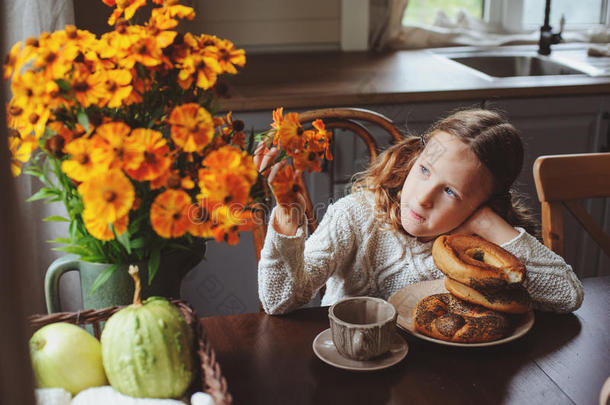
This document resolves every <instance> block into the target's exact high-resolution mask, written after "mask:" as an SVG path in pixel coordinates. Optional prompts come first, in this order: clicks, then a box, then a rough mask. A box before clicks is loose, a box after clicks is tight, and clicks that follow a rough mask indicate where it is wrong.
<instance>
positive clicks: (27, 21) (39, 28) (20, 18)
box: [0, 0, 80, 312]
mask: <svg viewBox="0 0 610 405" xmlns="http://www.w3.org/2000/svg"><path fill="white" fill-rule="evenodd" d="M0 3H1V7H2V8H3V16H4V21H2V23H3V25H2V27H3V29H4V43H3V44H2V51H3V53H2V55H6V54H7V53H8V50H9V49H10V48H11V46H12V45H13V44H14V43H15V42H17V41H23V40H25V39H27V38H29V37H38V36H39V35H40V34H41V33H42V32H52V31H55V30H58V29H63V28H64V26H65V25H66V24H74V6H73V3H72V0H2V1H1V2H0ZM7 88H9V86H8V85H7ZM4 142H6V140H4ZM16 185H17V187H16V192H17V196H16V201H18V202H21V208H22V209H21V211H20V214H21V216H22V217H21V218H20V219H19V223H20V224H21V229H20V232H21V233H22V235H25V237H24V238H22V240H24V241H27V243H28V245H27V246H26V249H27V251H28V252H29V254H28V256H29V260H30V263H31V264H32V268H31V269H30V268H28V269H23V270H24V271H28V272H30V274H29V277H30V278H31V286H32V289H31V291H32V294H40V296H42V295H43V280H44V274H45V270H46V269H47V267H48V266H49V265H50V264H51V262H52V261H53V260H55V259H56V258H57V257H59V256H61V255H62V253H60V252H55V251H53V250H51V248H52V247H54V245H52V244H50V243H47V241H48V240H52V239H55V238H56V237H59V236H64V237H65V236H66V235H67V226H66V225H65V224H64V223H58V222H43V221H42V219H43V218H46V217H48V216H51V215H64V216H65V215H66V212H65V208H64V207H63V205H61V204H59V203H54V204H44V203H42V202H41V201H38V202H31V203H30V202H26V199H27V198H28V197H29V196H31V195H32V194H34V193H35V192H36V191H37V190H38V189H39V188H40V183H39V182H38V180H37V179H36V178H34V177H32V176H29V175H26V174H21V175H20V176H19V177H18V178H17V181H16ZM1 192H6V191H5V190H2V191H1ZM64 279H65V280H64V281H62V284H61V287H62V298H64V300H63V303H64V304H65V305H64V307H65V308H74V307H75V306H76V305H78V303H79V300H80V298H79V297H78V294H74V293H71V291H74V288H72V286H74V284H77V283H78V280H79V279H78V275H76V274H68V275H66V276H65V277H64ZM40 302H44V300H40ZM38 311H39V312H42V311H44V308H38Z"/></svg>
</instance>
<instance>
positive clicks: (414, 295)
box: [389, 279, 534, 347]
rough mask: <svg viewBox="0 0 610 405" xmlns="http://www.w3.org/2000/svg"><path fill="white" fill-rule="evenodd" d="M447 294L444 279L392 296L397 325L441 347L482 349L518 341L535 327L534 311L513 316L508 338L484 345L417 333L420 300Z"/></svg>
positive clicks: (391, 301)
mask: <svg viewBox="0 0 610 405" xmlns="http://www.w3.org/2000/svg"><path fill="white" fill-rule="evenodd" d="M446 292H448V291H447V290H446V289H445V282H444V279H439V280H430V281H421V282H419V283H415V284H410V285H408V286H406V287H403V288H402V289H400V290H398V291H396V292H395V293H394V294H392V296H391V297H390V299H389V301H390V303H391V304H392V305H394V307H395V308H396V311H397V312H398V317H397V319H396V324H397V325H398V327H400V328H401V329H404V330H405V331H407V332H409V333H410V334H412V335H414V336H417V337H418V338H420V339H423V340H428V341H430V342H434V343H438V344H441V345H447V346H461V347H482V346H495V345H501V344H503V343H507V342H510V341H513V340H515V339H518V338H520V337H521V336H523V335H525V334H526V333H527V332H528V331H529V330H530V329H531V328H532V326H533V325H534V311H532V310H530V311H529V312H527V313H525V314H523V315H519V316H516V315H512V316H511V319H512V320H513V322H514V327H513V330H512V332H511V334H510V335H508V336H506V337H505V338H502V339H498V340H494V341H491V342H484V343H456V342H448V341H446V340H440V339H435V338H433V337H430V336H426V335H424V334H422V333H419V332H418V331H416V330H415V328H414V327H413V310H414V309H415V306H416V305H417V303H418V302H419V300H421V299H422V298H425V297H427V296H429V295H432V294H440V293H446Z"/></svg>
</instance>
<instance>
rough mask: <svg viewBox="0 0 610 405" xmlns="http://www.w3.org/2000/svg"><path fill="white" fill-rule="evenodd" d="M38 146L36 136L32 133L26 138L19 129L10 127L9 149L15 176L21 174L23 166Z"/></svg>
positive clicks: (12, 170)
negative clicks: (22, 136) (20, 133)
mask: <svg viewBox="0 0 610 405" xmlns="http://www.w3.org/2000/svg"><path fill="white" fill-rule="evenodd" d="M37 147H38V143H37V141H36V138H34V137H33V136H32V135H29V136H26V137H25V138H24V139H22V138H21V136H20V135H19V131H17V130H15V129H9V135H8V149H9V152H10V155H11V172H12V174H13V176H19V174H21V166H22V164H23V163H25V162H27V161H28V160H30V157H31V156H32V152H33V151H34V150H35V149H36V148H37Z"/></svg>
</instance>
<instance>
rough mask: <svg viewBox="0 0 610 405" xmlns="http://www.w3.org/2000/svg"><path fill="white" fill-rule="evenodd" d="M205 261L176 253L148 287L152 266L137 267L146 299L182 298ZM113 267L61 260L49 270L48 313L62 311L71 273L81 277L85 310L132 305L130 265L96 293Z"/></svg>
mask: <svg viewBox="0 0 610 405" xmlns="http://www.w3.org/2000/svg"><path fill="white" fill-rule="evenodd" d="M202 260H203V249H201V255H198V254H194V253H193V252H190V251H184V250H176V251H172V252H169V253H167V254H164V255H162V256H161V260H160V263H159V269H158V271H157V273H156V274H155V277H154V279H153V280H152V283H151V284H150V285H148V262H147V261H143V262H140V263H130V264H134V265H137V266H138V268H139V272H140V278H141V279H142V299H145V298H148V297H150V296H161V297H166V298H180V283H181V282H182V279H183V278H184V276H185V275H186V274H187V273H188V272H189V271H190V270H191V269H193V268H194V267H195V266H197V264H199V263H200V262H201V261H202ZM110 266H112V264H106V263H90V262H84V261H81V260H78V259H74V258H73V257H61V258H59V259H57V260H55V261H54V262H53V263H52V264H51V266H49V268H48V269H47V272H46V275H45V298H46V303H47V310H48V312H49V313H50V314H51V313H54V312H60V311H61V297H60V293H59V280H60V278H61V276H62V275H63V274H65V273H66V272H69V271H78V272H79V274H80V289H81V296H82V300H83V309H101V308H106V307H112V306H117V305H128V304H131V303H132V301H133V293H134V282H133V279H132V278H131V276H130V275H129V273H128V269H129V264H125V265H120V266H119V267H118V268H117V269H116V270H115V271H114V272H113V273H112V276H110V278H109V279H108V280H107V281H106V282H105V283H104V284H102V285H101V286H100V287H99V288H98V289H96V290H95V291H94V292H93V293H91V292H90V290H91V287H92V285H93V283H94V282H95V280H96V279H97V277H98V276H99V275H100V274H102V273H103V272H104V270H106V269H107V268H108V267H110Z"/></svg>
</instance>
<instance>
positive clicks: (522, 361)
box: [201, 277, 610, 405]
mask: <svg viewBox="0 0 610 405" xmlns="http://www.w3.org/2000/svg"><path fill="white" fill-rule="evenodd" d="M583 285H584V289H585V298H584V302H583V304H582V306H581V308H580V309H578V310H577V311H575V312H574V313H571V314H554V313H548V312H540V311H536V312H535V322H534V325H533V327H532V329H531V330H530V331H529V332H528V333H527V334H525V335H524V336H523V337H521V338H519V339H517V340H514V341H511V342H508V343H505V344H501V345H496V346H489V347H453V346H446V345H440V344H438V343H434V342H430V341H425V340H421V339H419V338H417V337H416V336H413V335H410V334H408V333H407V332H404V331H402V330H401V331H400V333H401V335H402V336H403V337H404V338H405V339H406V341H407V342H408V345H409V351H408V354H407V356H406V357H405V358H404V359H403V360H402V361H400V362H399V363H398V364H396V365H394V366H392V367H390V368H386V369H383V370H378V371H370V372H357V371H349V370H344V369H339V368H335V367H333V366H331V365H328V364H326V363H324V362H323V361H321V360H320V359H319V358H318V357H317V356H316V355H315V354H314V352H313V349H312V342H313V340H314V338H315V337H316V335H318V334H319V333H320V332H322V331H324V330H325V329H327V328H328V327H329V321H328V307H318V308H305V309H300V310H297V311H295V312H292V313H290V314H288V315H282V316H270V315H267V314H265V313H262V312H261V313H251V314H240V315H231V316H220V317H209V318H202V319H201V322H202V325H203V328H204V330H205V333H206V334H207V337H208V339H209V341H210V343H211V344H212V347H213V348H214V350H215V352H216V355H217V359H218V362H219V363H220V366H221V368H222V373H223V374H224V376H225V377H226V379H227V381H228V389H229V392H230V393H231V394H232V395H233V399H234V403H235V404H237V405H239V404H265V405H269V404H286V405H296V404H520V405H521V404H553V405H558V404H583V405H584V404H591V405H594V404H598V403H599V394H600V390H601V388H602V385H603V384H604V382H605V381H606V379H607V378H608V377H610V277H595V278H587V279H584V280H583Z"/></svg>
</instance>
